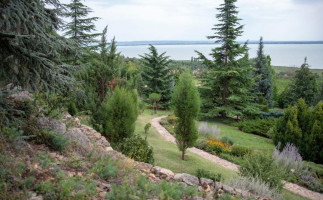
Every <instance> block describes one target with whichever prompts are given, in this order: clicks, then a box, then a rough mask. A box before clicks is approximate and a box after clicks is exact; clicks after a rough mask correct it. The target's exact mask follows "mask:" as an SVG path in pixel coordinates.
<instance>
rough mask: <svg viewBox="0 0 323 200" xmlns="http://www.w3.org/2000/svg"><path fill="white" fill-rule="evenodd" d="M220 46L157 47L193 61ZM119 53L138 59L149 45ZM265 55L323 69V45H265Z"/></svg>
mask: <svg viewBox="0 0 323 200" xmlns="http://www.w3.org/2000/svg"><path fill="white" fill-rule="evenodd" d="M216 46H218V45H207V44H204V45H156V46H155V47H156V48H157V50H158V52H159V53H162V52H165V51H166V52H167V53H166V55H168V56H170V58H171V59H173V60H191V57H192V56H193V57H197V54H196V53H195V50H197V51H200V52H202V53H203V54H204V55H207V56H208V54H209V53H210V52H211V49H212V48H214V47H216ZM248 47H249V48H250V50H249V55H250V58H253V57H256V55H257V49H258V44H249V45H248ZM118 51H120V52H121V54H123V55H124V56H126V57H136V58H138V57H139V55H143V54H144V53H148V45H143V46H118ZM264 51H265V54H267V55H270V57H271V60H272V61H271V63H272V65H274V66H288V67H295V66H296V67H299V66H300V65H301V64H302V63H303V62H304V58H305V56H307V61H308V63H309V65H310V68H313V69H323V44H265V46H264Z"/></svg>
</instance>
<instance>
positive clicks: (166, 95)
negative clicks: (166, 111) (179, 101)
mask: <svg viewBox="0 0 323 200" xmlns="http://www.w3.org/2000/svg"><path fill="white" fill-rule="evenodd" d="M149 51H150V52H149V53H148V54H147V53H146V54H144V55H143V56H141V58H142V62H143V64H144V68H143V72H142V79H143V81H144V83H145V84H146V85H147V87H146V88H145V95H146V96H147V97H148V96H149V94H151V93H157V94H161V100H160V104H161V105H162V106H163V107H166V108H168V107H169V102H170V99H171V93H172V87H173V85H172V84H173V81H172V76H171V74H170V72H169V68H168V67H167V65H168V64H169V63H170V62H171V61H170V60H169V57H168V56H165V54H166V52H164V53H162V54H158V52H157V49H156V48H155V47H154V46H153V45H150V47H149Z"/></svg>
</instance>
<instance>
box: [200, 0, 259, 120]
mask: <svg viewBox="0 0 323 200" xmlns="http://www.w3.org/2000/svg"><path fill="white" fill-rule="evenodd" d="M235 3H236V0H225V1H224V3H223V4H221V5H220V7H219V8H217V9H218V10H219V12H220V13H219V14H217V15H216V17H217V19H218V20H219V22H220V23H219V24H216V25H215V26H214V28H212V30H214V31H215V35H214V36H209V37H208V38H209V39H214V38H215V39H216V42H217V43H219V44H220V47H216V48H214V49H212V52H211V53H210V55H211V56H212V58H213V60H209V59H208V58H207V57H206V56H204V55H203V54H202V53H200V52H197V53H198V55H199V58H200V59H201V60H202V61H203V64H204V65H206V66H207V67H208V69H209V71H208V73H207V76H206V78H205V80H204V81H203V87H201V89H200V92H201V96H202V99H203V101H202V109H201V112H202V113H203V114H204V115H205V116H207V117H216V116H219V115H221V116H222V117H228V116H230V117H241V116H245V115H247V116H250V115H256V114H259V106H258V104H256V103H255V97H256V96H255V94H254V93H252V92H250V89H251V87H252V86H253V85H254V83H255V80H254V78H252V77H250V74H251V72H252V71H253V67H252V66H251V63H250V61H249V58H248V48H247V45H246V44H245V45H243V46H242V45H240V44H239V43H238V42H237V41H236V39H237V37H239V36H241V34H242V28H243V26H242V25H240V24H239V18H238V17H237V14H238V11H237V7H236V6H235Z"/></svg>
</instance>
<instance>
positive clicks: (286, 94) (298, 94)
mask: <svg viewBox="0 0 323 200" xmlns="http://www.w3.org/2000/svg"><path fill="white" fill-rule="evenodd" d="M317 95H318V86H317V82H316V76H315V74H314V73H313V72H311V71H310V69H309V65H308V63H307V59H306V58H305V61H304V64H302V65H301V68H300V69H299V70H297V71H296V74H295V77H294V78H293V80H292V82H291V83H290V85H288V87H286V88H285V90H284V91H283V92H282V93H281V95H280V97H279V100H278V104H279V107H281V108H286V107H288V105H290V104H293V103H296V102H297V100H298V99H299V98H303V99H304V100H305V101H306V103H307V104H308V105H313V103H315V101H316V102H318V101H319V100H318V99H316V100H315V97H316V96H317Z"/></svg>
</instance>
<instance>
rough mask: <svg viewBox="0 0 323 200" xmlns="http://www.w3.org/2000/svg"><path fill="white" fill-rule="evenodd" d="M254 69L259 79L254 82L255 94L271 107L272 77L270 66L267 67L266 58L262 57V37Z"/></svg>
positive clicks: (272, 94)
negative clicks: (260, 96)
mask: <svg viewBox="0 0 323 200" xmlns="http://www.w3.org/2000/svg"><path fill="white" fill-rule="evenodd" d="M254 67H255V68H256V71H255V75H256V76H257V77H259V79H257V81H256V82H257V85H256V87H255V92H257V93H260V95H262V96H263V97H264V99H265V100H266V101H267V103H268V104H269V106H273V105H274V102H273V97H274V91H273V76H272V70H271V66H270V65H269V62H268V60H267V57H266V56H265V55H264V43H263V40H262V37H261V38H260V41H259V48H258V53H257V58H256V63H255V65H254Z"/></svg>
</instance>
